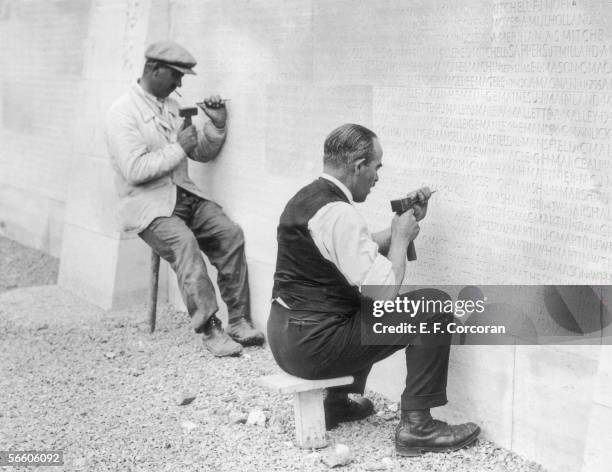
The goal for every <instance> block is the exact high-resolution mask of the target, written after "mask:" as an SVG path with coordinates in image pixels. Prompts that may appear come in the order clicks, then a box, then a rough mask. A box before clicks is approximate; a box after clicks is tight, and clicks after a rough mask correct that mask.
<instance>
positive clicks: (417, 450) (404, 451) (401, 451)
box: [395, 428, 480, 457]
mask: <svg viewBox="0 0 612 472" xmlns="http://www.w3.org/2000/svg"><path fill="white" fill-rule="evenodd" d="M479 434H480V428H478V429H476V431H474V432H473V433H472V434H470V435H469V436H468V437H467V438H465V439H464V440H463V441H461V442H460V443H459V444H456V445H454V446H447V447H430V446H415V447H408V446H401V445H398V444H396V445H395V452H397V454H398V455H400V456H404V457H415V456H421V455H423V454H425V453H427V452H453V451H458V450H459V449H463V448H464V447H466V446H469V445H470V444H472V443H473V442H474V441H476V439H477V438H478V435H479Z"/></svg>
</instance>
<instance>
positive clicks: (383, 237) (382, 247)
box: [372, 227, 391, 256]
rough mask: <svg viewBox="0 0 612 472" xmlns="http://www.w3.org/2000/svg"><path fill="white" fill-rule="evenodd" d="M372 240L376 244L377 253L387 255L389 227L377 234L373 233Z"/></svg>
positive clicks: (389, 242)
mask: <svg viewBox="0 0 612 472" xmlns="http://www.w3.org/2000/svg"><path fill="white" fill-rule="evenodd" d="M372 239H373V240H374V242H375V243H376V244H378V252H379V253H381V254H382V255H383V256H386V255H387V254H388V253H389V247H390V245H391V227H388V228H387V229H384V230H382V231H379V232H378V233H373V234H372Z"/></svg>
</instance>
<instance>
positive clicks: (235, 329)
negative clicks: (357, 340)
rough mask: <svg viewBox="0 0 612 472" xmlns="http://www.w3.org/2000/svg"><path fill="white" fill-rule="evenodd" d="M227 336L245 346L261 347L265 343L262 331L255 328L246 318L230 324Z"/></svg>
mask: <svg viewBox="0 0 612 472" xmlns="http://www.w3.org/2000/svg"><path fill="white" fill-rule="evenodd" d="M227 334H229V335H230V336H231V338H232V339H233V340H234V341H236V342H239V343H240V344H242V345H243V346H261V345H262V344H263V343H264V335H263V333H262V332H261V331H259V330H257V329H255V328H253V325H252V324H251V323H250V322H249V321H247V320H246V318H238V319H237V320H233V321H231V322H230V324H229V326H228V327H227Z"/></svg>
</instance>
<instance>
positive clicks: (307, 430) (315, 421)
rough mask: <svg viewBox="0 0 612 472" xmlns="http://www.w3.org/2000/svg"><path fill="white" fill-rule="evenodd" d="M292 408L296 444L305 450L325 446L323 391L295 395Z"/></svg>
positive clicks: (310, 391) (317, 390)
mask: <svg viewBox="0 0 612 472" xmlns="http://www.w3.org/2000/svg"><path fill="white" fill-rule="evenodd" d="M293 407H294V411H295V439H296V444H297V445H298V446H299V447H302V448H305V449H310V448H313V447H314V448H321V447H325V446H327V439H326V438H325V411H324V410H323V389H316V390H309V391H307V392H299V393H295V394H294V396H293Z"/></svg>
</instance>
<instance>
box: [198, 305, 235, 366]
mask: <svg viewBox="0 0 612 472" xmlns="http://www.w3.org/2000/svg"><path fill="white" fill-rule="evenodd" d="M202 341H203V342H204V347H205V348H206V349H208V350H209V351H210V352H211V353H212V354H213V355H214V356H216V357H225V356H238V355H240V353H241V352H242V346H241V345H240V344H238V343H237V342H236V341H234V340H233V339H232V338H230V337H229V336H228V335H227V334H226V333H225V332H224V331H223V327H222V325H221V320H219V318H217V317H216V316H214V315H213V316H211V317H210V319H209V320H208V321H207V323H206V326H205V327H204V334H203V336H202Z"/></svg>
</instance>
